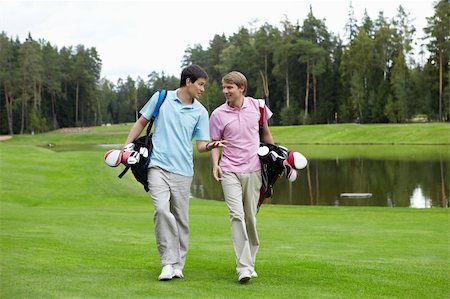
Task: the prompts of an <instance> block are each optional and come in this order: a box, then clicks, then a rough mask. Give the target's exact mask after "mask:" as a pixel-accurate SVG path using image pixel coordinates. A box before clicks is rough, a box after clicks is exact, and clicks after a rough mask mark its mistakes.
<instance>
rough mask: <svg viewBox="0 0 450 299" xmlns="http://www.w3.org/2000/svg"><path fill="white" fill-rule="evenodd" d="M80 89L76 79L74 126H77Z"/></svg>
mask: <svg viewBox="0 0 450 299" xmlns="http://www.w3.org/2000/svg"><path fill="white" fill-rule="evenodd" d="M79 90H80V84H79V83H78V81H77V88H76V89H75V126H78V94H79Z"/></svg>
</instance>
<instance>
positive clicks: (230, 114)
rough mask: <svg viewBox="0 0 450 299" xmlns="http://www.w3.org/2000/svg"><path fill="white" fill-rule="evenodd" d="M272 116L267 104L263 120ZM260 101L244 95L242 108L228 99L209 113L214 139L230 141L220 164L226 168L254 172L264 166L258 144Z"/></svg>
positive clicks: (223, 151)
mask: <svg viewBox="0 0 450 299" xmlns="http://www.w3.org/2000/svg"><path fill="white" fill-rule="evenodd" d="M271 116H272V111H270V109H269V108H268V107H267V106H265V113H264V121H265V122H266V121H267V120H268V119H269V118H270V117H271ZM259 117H260V114H259V102H258V100H256V99H254V98H251V97H245V98H244V103H243V105H242V107H241V108H233V107H230V106H229V105H228V104H227V103H225V104H222V105H221V106H219V107H217V108H216V109H215V110H214V111H213V112H212V113H211V116H210V119H209V128H210V134H211V139H213V140H220V139H224V140H226V141H227V143H226V146H225V147H224V148H223V150H222V158H221V159H220V162H219V166H220V167H221V169H222V171H226V172H253V171H258V170H260V169H261V164H260V162H259V157H258V148H259V124H258V122H259Z"/></svg>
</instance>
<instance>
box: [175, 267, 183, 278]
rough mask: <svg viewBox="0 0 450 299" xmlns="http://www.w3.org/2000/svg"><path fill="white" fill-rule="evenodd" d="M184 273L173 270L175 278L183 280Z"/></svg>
mask: <svg viewBox="0 0 450 299" xmlns="http://www.w3.org/2000/svg"><path fill="white" fill-rule="evenodd" d="M183 277H184V275H183V271H181V269H177V268H175V269H173V278H183Z"/></svg>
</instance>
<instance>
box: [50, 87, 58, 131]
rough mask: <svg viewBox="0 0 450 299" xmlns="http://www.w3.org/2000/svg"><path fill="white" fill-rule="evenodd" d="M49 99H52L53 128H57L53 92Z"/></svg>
mask: <svg viewBox="0 0 450 299" xmlns="http://www.w3.org/2000/svg"><path fill="white" fill-rule="evenodd" d="M51 99H52V118H53V129H57V128H58V118H57V117H56V108H55V106H56V104H55V103H56V97H55V94H53V93H52V95H51Z"/></svg>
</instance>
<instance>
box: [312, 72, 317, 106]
mask: <svg viewBox="0 0 450 299" xmlns="http://www.w3.org/2000/svg"><path fill="white" fill-rule="evenodd" d="M313 101H314V115H315V114H316V108H317V78H316V75H314V74H313Z"/></svg>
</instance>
